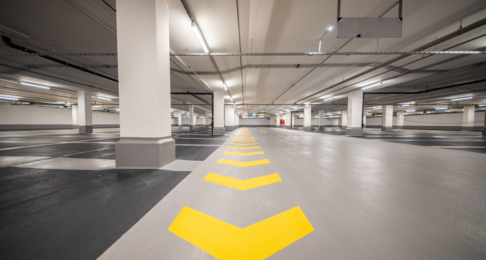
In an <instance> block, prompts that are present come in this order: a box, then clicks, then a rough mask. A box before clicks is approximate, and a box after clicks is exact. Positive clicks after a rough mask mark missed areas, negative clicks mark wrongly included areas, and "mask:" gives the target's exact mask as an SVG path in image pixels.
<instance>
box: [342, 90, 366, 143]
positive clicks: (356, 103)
mask: <svg viewBox="0 0 486 260" xmlns="http://www.w3.org/2000/svg"><path fill="white" fill-rule="evenodd" d="M341 117H342V115H341ZM362 120H363V90H361V89H358V90H355V91H353V92H350V93H348V127H347V128H346V135H350V136H363V125H362Z"/></svg>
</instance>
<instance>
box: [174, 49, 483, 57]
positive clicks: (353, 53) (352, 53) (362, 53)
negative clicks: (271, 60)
mask: <svg viewBox="0 0 486 260" xmlns="http://www.w3.org/2000/svg"><path fill="white" fill-rule="evenodd" d="M426 54H427V55H458V54H468V55H478V54H486V52H484V51H481V52H474V51H415V50H414V51H345V52H338V51H336V52H250V53H230V52H228V53H223V52H212V53H174V54H171V56H189V57H214V56H223V57H227V56H239V57H241V56H334V55H338V56H366V55H369V56H371V55H407V56H410V55H426Z"/></svg>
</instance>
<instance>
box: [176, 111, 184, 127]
mask: <svg viewBox="0 0 486 260" xmlns="http://www.w3.org/2000/svg"><path fill="white" fill-rule="evenodd" d="M182 112H183V111H182V109H181V110H179V117H178V118H177V127H179V129H181V128H182Z"/></svg>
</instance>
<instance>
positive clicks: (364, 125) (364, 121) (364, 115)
mask: <svg viewBox="0 0 486 260" xmlns="http://www.w3.org/2000/svg"><path fill="white" fill-rule="evenodd" d="M365 127H366V113H363V128H365Z"/></svg>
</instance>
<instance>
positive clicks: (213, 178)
mask: <svg viewBox="0 0 486 260" xmlns="http://www.w3.org/2000/svg"><path fill="white" fill-rule="evenodd" d="M204 180H205V181H208V182H212V183H216V184H219V185H223V186H227V187H230V188H233V189H237V190H249V189H253V188H257V187H261V186H265V185H269V184H272V183H276V182H280V181H282V179H281V178H280V176H279V175H278V173H274V174H269V175H265V176H260V177H256V178H252V179H247V180H240V179H236V178H231V177H227V176H223V175H219V174H215V173H208V175H206V178H204Z"/></svg>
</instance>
